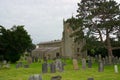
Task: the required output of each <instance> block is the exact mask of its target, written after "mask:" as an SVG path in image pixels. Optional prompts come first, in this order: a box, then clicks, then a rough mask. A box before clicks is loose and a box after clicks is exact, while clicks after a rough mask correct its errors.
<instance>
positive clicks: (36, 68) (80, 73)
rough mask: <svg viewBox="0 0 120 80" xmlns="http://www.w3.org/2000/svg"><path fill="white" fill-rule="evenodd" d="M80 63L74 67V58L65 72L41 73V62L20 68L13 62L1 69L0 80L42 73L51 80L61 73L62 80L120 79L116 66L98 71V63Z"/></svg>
mask: <svg viewBox="0 0 120 80" xmlns="http://www.w3.org/2000/svg"><path fill="white" fill-rule="evenodd" d="M78 63H79V67H80V69H79V70H74V69H73V64H72V60H71V59H68V60H66V66H65V67H64V71H63V72H58V71H57V72H56V73H50V71H48V73H44V74H43V73H41V69H42V68H41V63H40V62H39V63H32V64H31V65H30V67H29V68H18V69H16V67H15V65H16V64H11V65H10V69H0V80H28V78H29V76H30V75H33V74H40V75H41V76H42V79H43V80H50V78H51V77H52V76H56V75H60V76H62V80H87V79H88V78H89V77H93V78H94V80H120V73H115V72H114V66H113V65H111V66H105V67H104V71H103V72H98V65H97V64H93V66H92V68H86V69H85V70H83V69H82V68H81V62H80V61H78ZM118 68H119V69H118V70H120V65H118Z"/></svg>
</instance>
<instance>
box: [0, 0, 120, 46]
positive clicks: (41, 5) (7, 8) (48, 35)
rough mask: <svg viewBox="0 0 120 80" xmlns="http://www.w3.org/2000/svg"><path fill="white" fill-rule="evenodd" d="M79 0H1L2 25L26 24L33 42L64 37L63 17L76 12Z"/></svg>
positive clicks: (0, 15) (0, 17)
mask: <svg viewBox="0 0 120 80" xmlns="http://www.w3.org/2000/svg"><path fill="white" fill-rule="evenodd" d="M116 1H120V0H116ZM78 2H79V0H0V25H2V26H4V27H6V28H11V27H12V26H13V25H25V29H26V30H27V31H28V33H29V34H30V35H31V38H32V40H33V43H35V44H37V43H40V42H46V41H52V40H58V39H61V38H62V32H63V18H65V19H67V18H70V17H71V16H72V14H73V13H74V14H75V13H76V10H77V3H78Z"/></svg>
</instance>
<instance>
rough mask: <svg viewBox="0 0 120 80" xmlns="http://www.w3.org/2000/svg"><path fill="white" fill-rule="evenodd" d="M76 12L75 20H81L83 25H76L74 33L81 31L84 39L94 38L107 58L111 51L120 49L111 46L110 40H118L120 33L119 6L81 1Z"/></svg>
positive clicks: (104, 0) (110, 2)
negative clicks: (102, 48)
mask: <svg viewBox="0 0 120 80" xmlns="http://www.w3.org/2000/svg"><path fill="white" fill-rule="evenodd" d="M77 12H78V15H77V19H78V21H79V20H81V21H82V24H83V25H77V26H78V28H76V29H77V30H74V31H77V32H78V31H80V30H81V31H83V32H84V38H85V37H88V38H91V37H94V38H95V40H97V41H99V42H100V43H101V45H102V46H103V47H104V48H106V49H107V50H108V55H109V57H112V56H113V54H112V50H114V49H120V46H112V44H111V39H112V38H114V40H117V41H118V40H119V36H117V35H118V34H119V33H120V32H119V28H120V9H119V4H118V3H117V2H115V1H114V0H81V2H80V3H78V10H77ZM78 29H79V30H78ZM82 35H83V34H82ZM74 36H76V35H74ZM77 36H78V35H77ZM79 36H81V34H80V35H79ZM110 62H111V60H110Z"/></svg>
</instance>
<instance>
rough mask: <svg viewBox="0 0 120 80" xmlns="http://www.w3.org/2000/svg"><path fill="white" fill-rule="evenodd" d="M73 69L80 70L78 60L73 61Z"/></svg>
mask: <svg viewBox="0 0 120 80" xmlns="http://www.w3.org/2000/svg"><path fill="white" fill-rule="evenodd" d="M73 68H74V70H78V69H79V67H78V61H77V59H73Z"/></svg>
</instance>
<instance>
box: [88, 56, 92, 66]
mask: <svg viewBox="0 0 120 80" xmlns="http://www.w3.org/2000/svg"><path fill="white" fill-rule="evenodd" d="M88 68H92V60H91V57H88Z"/></svg>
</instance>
